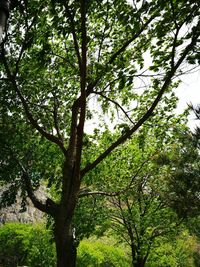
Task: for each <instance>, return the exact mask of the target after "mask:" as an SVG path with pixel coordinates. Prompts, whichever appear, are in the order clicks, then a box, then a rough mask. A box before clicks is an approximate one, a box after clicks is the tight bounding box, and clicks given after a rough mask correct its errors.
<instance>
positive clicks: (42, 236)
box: [0, 223, 55, 267]
mask: <svg viewBox="0 0 200 267" xmlns="http://www.w3.org/2000/svg"><path fill="white" fill-rule="evenodd" d="M50 241H51V234H50V232H49V231H48V230H46V229H45V228H44V227H43V226H40V225H37V226H32V225H26V224H20V223H7V224H5V225H4V226H1V227H0V257H1V259H3V261H4V266H5V267H15V266H17V265H28V266H31V267H38V266H43V267H53V266H55V246H54V244H52V243H51V242H50Z"/></svg>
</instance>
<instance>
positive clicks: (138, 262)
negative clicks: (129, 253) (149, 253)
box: [132, 258, 146, 267]
mask: <svg viewBox="0 0 200 267" xmlns="http://www.w3.org/2000/svg"><path fill="white" fill-rule="evenodd" d="M145 263H146V261H145V260H144V259H143V258H136V259H133V261H132V264H133V267H144V266H145Z"/></svg>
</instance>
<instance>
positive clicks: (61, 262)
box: [54, 222, 77, 267]
mask: <svg viewBox="0 0 200 267" xmlns="http://www.w3.org/2000/svg"><path fill="white" fill-rule="evenodd" d="M54 238H55V243H56V253H57V267H75V266H76V254H77V249H76V245H75V242H74V241H75V240H74V236H73V231H72V228H71V223H70V222H67V223H65V225H64V224H62V223H61V222H59V223H58V222H56V223H55V229H54Z"/></svg>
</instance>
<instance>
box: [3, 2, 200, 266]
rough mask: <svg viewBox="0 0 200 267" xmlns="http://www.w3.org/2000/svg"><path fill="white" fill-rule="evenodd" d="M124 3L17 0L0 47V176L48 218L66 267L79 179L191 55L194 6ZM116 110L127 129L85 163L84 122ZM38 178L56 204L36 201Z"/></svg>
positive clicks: (149, 111)
mask: <svg viewBox="0 0 200 267" xmlns="http://www.w3.org/2000/svg"><path fill="white" fill-rule="evenodd" d="M133 3H134V5H133V6H131V5H129V4H128V3H127V2H126V1H118V0H108V1H89V0H88V1H84V0H80V1H62V0H60V1H57V2H56V3H55V2H54V1H49V0H45V1H42V3H41V2H40V1H38V0H34V1H31V2H28V1H25V0H24V1H20V2H19V4H18V6H17V7H16V8H15V10H14V11H13V13H12V14H11V17H10V21H9V23H10V25H11V26H10V27H9V29H8V32H7V35H6V38H5V39H4V40H3V42H2V44H1V66H0V73H1V79H0V83H1V92H0V102H1V111H0V113H1V118H0V123H1V130H0V141H1V142H0V145H1V152H2V153H1V160H0V163H1V174H2V175H1V180H2V183H7V184H9V185H10V186H11V188H10V191H11V189H12V194H11V195H15V191H16V190H18V189H19V188H21V190H22V191H23V192H24V196H25V197H26V196H28V197H29V198H30V199H31V200H32V202H33V204H34V206H35V207H36V208H38V209H40V210H41V211H43V212H45V213H47V214H49V215H50V216H52V218H53V219H54V221H55V229H54V237H55V242H56V251H57V266H59V267H62V266H66V265H67V266H75V261H76V247H75V244H74V240H73V229H72V218H73V214H74V209H75V207H76V205H77V200H78V197H79V195H81V192H80V186H81V183H82V182H83V181H84V177H85V176H86V174H88V173H89V172H90V171H92V170H94V169H95V168H96V167H97V165H98V164H99V163H100V162H102V161H103V160H104V159H105V158H106V157H107V156H108V155H109V154H110V153H111V152H114V150H115V149H116V148H117V147H118V146H119V145H121V144H122V143H124V142H125V141H126V140H128V139H129V138H130V137H131V135H132V134H133V133H135V132H136V131H137V130H138V129H139V128H140V127H141V125H143V124H144V123H145V122H146V121H147V120H148V119H149V118H150V117H151V116H152V115H153V113H154V112H155V111H156V107H157V106H158V105H159V103H160V101H161V99H162V97H163V95H164V94H165V93H168V92H170V91H171V90H172V81H173V79H174V78H175V77H176V76H177V75H178V74H180V73H182V72H183V71H184V68H183V65H182V64H183V63H184V62H186V61H187V60H188V61H190V62H191V56H192V62H191V63H195V62H196V61H197V60H198V59H199V54H198V53H197V51H198V48H199V47H198V40H199V35H200V32H199V23H200V21H199V1H187V2H186V3H185V1H183V0H182V1H178V2H177V1H169V2H164V1H161V0H156V1H148V2H147V1H146V2H144V1H138V2H137V3H135V1H134V2H133ZM186 27H187V32H185V28H186ZM144 55H150V57H151V60H150V62H149V64H147V62H145V58H144ZM181 66H182V68H180V67H181ZM140 81H142V83H140ZM141 84H142V87H143V86H144V88H142V90H140V91H137V90H136V89H137V88H138V87H139V88H140V87H141ZM93 96H94V98H95V99H96V100H98V101H99V102H98V103H99V106H100V108H98V109H96V111H95V112H94V111H93V109H92V108H91V101H90V99H91V97H93ZM129 110H131V111H130V112H129ZM117 112H119V117H120V118H122V120H123V123H126V125H128V127H126V129H124V131H122V133H121V135H120V136H119V135H118V136H116V139H114V140H113V139H112V140H110V142H109V143H107V145H106V146H105V147H104V149H103V150H102V151H99V155H98V156H97V157H96V158H93V159H91V158H90V161H89V162H87V161H86V160H84V159H83V157H82V152H83V150H84V146H85V144H84V131H85V130H84V129H85V124H86V121H88V120H89V119H90V118H91V117H93V119H95V120H96V118H97V113H99V116H100V115H102V114H105V113H106V114H107V115H108V116H109V117H110V119H114V118H115V117H116V115H117ZM101 118H102V116H101ZM114 122H115V121H114ZM116 123H118V121H116ZM120 123H121V122H120ZM97 127H100V128H101V129H102V125H101V124H100V125H99V124H97ZM90 149H92V148H90ZM42 181H48V185H49V186H51V185H52V183H56V184H57V186H58V187H59V188H60V196H59V198H58V199H57V201H54V200H53V199H52V198H50V196H49V198H47V199H46V201H45V202H43V201H40V200H39V199H37V197H36V196H35V194H34V190H35V189H36V188H37V187H38V185H39V184H41V183H42ZM10 199H11V200H13V199H14V197H13V196H12V197H10ZM9 203H10V202H9Z"/></svg>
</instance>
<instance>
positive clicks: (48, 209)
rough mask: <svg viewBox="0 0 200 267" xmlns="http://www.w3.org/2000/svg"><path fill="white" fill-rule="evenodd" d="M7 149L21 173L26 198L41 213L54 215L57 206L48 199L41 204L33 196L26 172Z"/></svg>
mask: <svg viewBox="0 0 200 267" xmlns="http://www.w3.org/2000/svg"><path fill="white" fill-rule="evenodd" d="M8 149H9V150H10V151H11V157H12V158H13V159H14V161H15V162H16V163H17V165H18V166H19V168H20V170H21V172H22V181H23V182H24V184H25V188H26V191H27V194H28V197H29V198H30V200H31V201H32V203H33V205H34V207H36V208H37V209H39V210H40V211H42V212H45V213H47V214H50V215H54V214H55V213H56V210H57V208H58V205H57V204H56V203H55V202H54V201H53V200H51V199H50V198H47V200H46V203H45V204H44V203H42V202H41V201H40V200H39V199H38V198H37V197H36V195H35V194H34V190H33V187H32V184H31V180H30V177H29V175H28V171H27V170H26V169H25V167H24V166H23V165H22V163H21V162H20V161H19V160H18V158H17V157H16V156H15V155H14V153H13V151H12V150H11V149H10V148H9V147H8Z"/></svg>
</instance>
